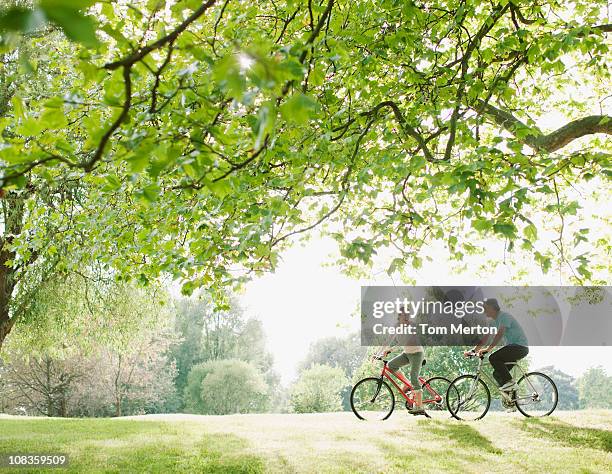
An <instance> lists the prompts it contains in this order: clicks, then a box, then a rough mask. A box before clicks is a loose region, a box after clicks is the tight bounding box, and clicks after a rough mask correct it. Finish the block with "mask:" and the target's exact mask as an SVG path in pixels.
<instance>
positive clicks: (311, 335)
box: [240, 237, 612, 384]
mask: <svg viewBox="0 0 612 474" xmlns="http://www.w3.org/2000/svg"><path fill="white" fill-rule="evenodd" d="M493 250H495V249H493ZM435 254H436V255H437V256H438V257H437V258H436V259H435V261H434V262H431V263H430V264H429V265H427V264H426V265H424V267H423V269H421V270H419V272H417V273H415V278H417V282H418V284H424V285H425V284H438V285H452V284H456V285H462V284H464V285H466V284H467V285H472V284H475V285H478V284H488V285H495V284H503V283H504V281H503V280H504V277H507V275H504V274H503V273H504V268H503V267H502V268H501V269H498V270H497V271H496V272H495V274H494V275H489V276H488V277H487V280H486V281H484V280H483V277H473V276H471V275H466V274H463V275H455V274H452V273H451V272H450V271H447V269H448V268H450V266H451V265H450V263H448V262H447V261H446V260H445V259H444V258H443V257H440V256H441V255H444V254H443V253H442V252H435ZM334 255H337V253H336V247H335V243H334V242H333V241H331V240H329V239H318V238H316V237H313V239H312V240H310V241H309V242H308V243H307V244H306V245H305V246H300V245H296V246H295V247H293V248H291V249H289V250H288V251H286V252H285V253H284V254H283V261H282V263H281V264H280V265H279V266H278V268H277V270H276V272H275V273H273V274H267V275H264V276H262V277H259V278H256V279H254V280H253V281H251V282H249V283H248V284H247V285H246V289H245V292H244V294H242V295H241V296H240V300H241V303H242V305H243V307H244V309H245V313H246V314H247V315H248V316H254V317H257V318H258V319H260V320H261V321H262V323H263V325H264V327H265V330H266V335H267V339H268V347H269V349H270V350H271V352H272V353H273V355H274V360H275V365H276V369H277V371H278V372H279V374H280V375H281V378H282V382H283V383H284V384H289V383H291V381H292V380H293V379H295V377H296V366H297V364H298V363H299V362H300V361H301V360H302V359H303V358H304V357H305V356H306V353H307V352H308V347H309V345H310V344H311V343H312V342H314V341H316V340H317V339H319V338H323V337H327V336H340V337H341V336H344V335H346V334H347V333H349V332H353V331H357V330H359V317H358V310H359V299H360V294H361V293H360V287H361V285H362V284H363V285H365V284H378V285H393V284H396V285H400V284H401V282H399V281H395V282H393V281H392V279H391V277H389V276H388V275H387V274H386V273H385V272H384V271H375V272H374V275H373V276H372V279H371V280H370V281H358V280H354V279H351V278H349V277H347V276H345V275H343V274H342V273H341V272H340V271H339V270H338V269H337V268H336V267H334V266H332V265H329V264H330V263H331V262H333V261H334ZM538 271H539V270H538ZM376 273H377V274H376ZM547 283H549V284H555V283H553V282H546V283H542V284H547ZM245 350H248V348H245ZM530 356H531V360H532V361H533V366H534V367H543V366H546V365H555V367H557V368H559V369H560V370H563V371H564V372H566V373H568V374H570V375H572V376H578V375H580V374H581V373H583V372H584V371H585V370H586V369H588V368H589V367H592V366H594V365H602V366H603V367H604V368H605V369H606V371H607V372H608V373H612V357H611V356H612V348H610V347H532V348H531V349H530Z"/></svg>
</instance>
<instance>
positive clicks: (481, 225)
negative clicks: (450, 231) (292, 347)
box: [472, 218, 493, 232]
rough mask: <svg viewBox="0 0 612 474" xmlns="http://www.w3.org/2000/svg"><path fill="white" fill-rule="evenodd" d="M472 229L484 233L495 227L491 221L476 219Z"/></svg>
mask: <svg viewBox="0 0 612 474" xmlns="http://www.w3.org/2000/svg"><path fill="white" fill-rule="evenodd" d="M472 227H473V228H474V229H476V230H478V231H480V232H484V231H487V230H489V229H490V228H491V227H493V223H492V222H491V221H490V220H488V219H484V218H480V219H474V220H473V221H472Z"/></svg>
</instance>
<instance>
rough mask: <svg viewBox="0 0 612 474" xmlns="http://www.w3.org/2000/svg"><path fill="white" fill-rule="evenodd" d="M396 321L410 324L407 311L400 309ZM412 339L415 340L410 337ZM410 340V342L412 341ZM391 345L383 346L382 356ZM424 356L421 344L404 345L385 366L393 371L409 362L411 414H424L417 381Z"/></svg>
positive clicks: (406, 387)
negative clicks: (411, 395) (412, 400)
mask: <svg viewBox="0 0 612 474" xmlns="http://www.w3.org/2000/svg"><path fill="white" fill-rule="evenodd" d="M397 320H398V323H399V324H400V325H401V324H406V325H408V324H410V317H409V315H408V313H406V312H403V311H401V312H400V313H399V314H398V318H397ZM412 341H414V342H417V341H416V340H414V339H412ZM412 341H410V342H412ZM392 347H393V346H387V347H385V348H384V349H383V350H382V351H381V353H382V356H383V357H384V356H386V355H388V354H389V353H390V352H391V351H392ZM424 358H425V352H424V351H423V346H419V345H414V346H404V350H403V351H402V353H401V354H399V355H398V356H396V357H394V358H393V359H391V360H390V361H389V363H388V364H387V367H389V369H391V370H393V371H394V372H395V371H397V370H399V368H400V367H403V366H405V365H408V364H410V383H411V384H412V387H413V390H412V393H413V396H414V397H413V398H414V403H413V404H412V407H410V410H409V412H410V413H411V414H413V415H424V414H425V410H424V409H423V391H422V390H421V388H420V387H421V382H420V381H419V375H420V373H421V366H422V365H423V359H424ZM408 390H409V386H408V385H407V384H404V386H403V387H402V391H403V392H406V391H408Z"/></svg>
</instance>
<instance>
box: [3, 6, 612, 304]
mask: <svg viewBox="0 0 612 474" xmlns="http://www.w3.org/2000/svg"><path fill="white" fill-rule="evenodd" d="M24 5H25V6H24ZM28 5H29V4H21V3H20V4H15V6H13V7H12V8H8V9H5V10H4V12H3V13H2V16H1V18H0V28H1V33H0V34H1V38H2V48H3V49H2V55H3V58H4V60H5V61H6V62H7V64H9V63H11V64H14V67H13V69H11V71H13V72H12V73H11V74H13V75H14V77H16V75H18V74H23V73H26V74H28V75H29V76H28V78H29V81H38V82H40V83H42V84H44V85H45V88H44V89H45V90H44V92H40V91H39V92H38V93H32V91H31V90H29V89H28V88H27V86H26V85H20V84H17V83H16V84H15V85H10V83H9V87H8V88H7V91H8V92H7V94H8V96H10V97H9V98H10V101H7V104H8V105H7V108H6V112H5V113H4V115H3V116H1V117H0V131H1V133H2V141H3V143H2V147H1V149H0V164H1V166H2V168H1V171H0V185H1V186H2V188H3V191H2V192H3V193H19V192H23V190H25V189H31V188H32V187H34V188H36V187H41V186H45V185H49V183H54V182H57V181H58V180H60V179H66V178H67V177H69V178H70V179H72V180H74V183H76V186H77V187H78V188H79V189H81V190H83V192H84V193H86V195H87V197H88V202H90V203H97V204H94V205H92V208H91V209H89V210H90V211H91V212H83V213H82V214H80V215H79V216H78V217H77V218H76V219H75V220H74V221H72V222H71V226H72V229H79V231H82V229H88V236H89V239H90V241H91V242H94V243H95V246H94V250H93V251H92V252H89V255H87V256H86V257H87V258H89V259H90V261H92V262H96V263H97V264H101V265H103V266H106V267H107V268H109V269H113V270H114V271H116V272H118V273H119V274H121V275H124V276H125V277H126V278H138V279H140V280H141V281H144V282H146V281H148V280H150V279H152V278H156V277H157V276H159V275H160V274H163V273H168V274H170V275H172V276H173V277H175V278H179V279H182V280H183V281H184V283H185V284H184V287H183V289H184V292H185V293H190V292H191V291H193V289H194V288H195V287H197V286H209V287H210V286H217V285H223V284H226V283H227V282H230V281H235V280H236V278H237V276H240V275H243V273H241V272H240V271H238V270H240V269H247V270H249V271H255V272H257V271H261V270H266V269H270V268H273V267H274V266H275V264H276V261H277V254H278V251H279V250H280V249H282V248H283V247H284V246H286V245H287V244H288V243H289V242H290V241H291V240H292V238H293V236H295V235H299V234H302V233H305V232H308V231H310V230H311V229H314V228H316V227H318V228H322V229H327V231H328V232H329V233H331V234H332V235H333V236H334V237H335V238H336V239H337V240H338V242H339V245H340V248H341V251H342V255H343V258H344V259H346V263H350V262H358V263H359V264H360V265H368V264H370V263H371V261H372V258H373V256H374V255H375V254H376V253H377V251H378V250H379V249H380V248H383V247H391V248H393V249H395V250H396V251H397V253H398V259H396V260H394V261H393V262H392V264H391V267H390V268H389V272H394V271H395V270H397V269H398V268H399V267H401V266H404V264H405V263H406V262H408V263H409V264H411V265H412V266H413V267H416V268H418V267H419V266H420V265H421V263H422V258H423V257H422V252H421V250H422V248H423V247H424V246H426V245H427V244H428V243H429V242H431V241H432V240H440V241H442V242H444V243H445V245H446V246H447V248H448V251H449V253H450V254H451V255H453V256H454V257H456V258H457V259H461V258H462V257H463V256H464V255H466V254H470V253H474V252H477V251H478V247H477V245H475V243H474V239H476V238H477V236H487V237H492V238H499V239H502V240H505V241H506V242H507V250H509V251H511V250H513V247H514V245H515V244H519V246H520V247H521V249H522V251H525V252H529V253H530V254H531V255H533V259H534V260H535V261H536V262H537V263H539V264H540V265H541V267H542V269H543V270H544V271H547V270H548V269H549V268H550V267H551V266H552V264H553V263H556V262H557V261H559V262H561V263H563V265H566V266H568V267H569V268H570V269H571V270H572V272H573V277H574V280H575V281H580V282H583V281H597V275H594V274H593V266H592V265H591V264H590V261H591V260H593V256H595V257H596V258H600V260H601V257H602V256H605V255H608V254H609V245H608V244H607V243H606V242H605V241H604V242H600V241H598V242H594V243H592V245H593V246H594V247H593V249H591V250H589V251H585V250H584V248H583V244H584V241H586V240H588V236H587V234H588V229H581V228H578V229H569V228H568V227H566V226H565V225H564V224H565V219H567V218H571V216H575V215H577V214H578V213H579V212H580V209H581V201H580V198H579V197H578V198H576V196H575V194H574V193H573V192H572V188H571V186H573V185H574V184H575V183H577V182H580V183H586V182H591V183H593V185H594V186H595V187H605V189H609V181H608V179H609V176H610V142H609V140H607V139H608V137H607V135H610V134H611V133H612V117H610V115H609V113H606V110H609V97H607V96H608V85H609V81H610V71H609V68H608V67H607V64H609V63H610V52H609V41H608V40H607V34H608V33H609V32H610V30H611V27H610V25H608V24H606V21H607V20H606V2H604V1H599V0H598V1H593V2H588V3H585V2H578V1H569V2H561V3H559V2H553V1H539V2H535V3H534V2H527V1H523V0H512V1H508V0H500V1H499V2H494V3H492V4H488V3H482V2H477V1H471V0H470V1H450V2H448V1H444V2H441V1H434V2H412V1H409V2H405V1H399V0H385V1H376V2H373V1H369V0H359V1H341V0H338V1H334V0H328V1H323V2H301V1H296V0H284V1H275V2H270V1H262V2H250V3H245V2H238V1H232V0H226V1H214V0H209V1H207V2H195V1H180V2H159V1H155V0H148V1H144V0H142V1H138V2H127V3H126V2H96V3H94V2H65V1H61V0H53V1H51V0H48V1H41V2H37V3H35V6H34V7H32V6H28ZM58 28H59V29H60V30H62V32H61V33H58V32H57V29H58ZM64 35H65V37H67V38H68V39H70V40H74V42H71V41H67V40H66V39H65V38H64ZM26 45H27V46H28V47H30V48H32V47H33V48H36V49H37V50H38V51H44V54H45V55H46V58H45V61H46V62H48V64H50V65H51V67H50V69H51V70H52V71H54V73H52V74H45V75H43V74H39V73H38V72H37V64H32V63H31V62H29V61H28V58H27V55H24V51H26V50H27V47H26ZM7 67H8V66H7ZM7 70H8V69H7ZM6 79H8V76H6V77H5V80H6ZM8 96H7V97H8ZM550 112H555V113H556V115H555V116H554V121H553V122H554V125H553V126H552V127H550V126H549V125H550V121H549V123H548V125H547V124H546V123H545V121H544V119H545V118H546V114H547V113H550ZM560 121H563V122H562V123H559V122H560ZM549 128H550V129H551V130H550V131H547V129H549ZM83 209H84V211H87V210H88V208H83ZM325 226H327V227H325ZM546 226H548V228H552V229H553V230H554V231H555V232H558V238H556V240H554V241H553V242H552V244H551V242H549V240H550V239H542V238H541V233H542V231H543V230H545V227H546ZM564 232H565V233H564ZM570 232H571V233H572V234H573V235H568V234H569V233H570ZM15 245H17V243H15ZM20 245H22V246H24V247H26V248H27V247H28V246H29V245H30V246H31V245H33V244H32V243H31V242H30V241H29V240H28V236H27V235H24V236H21V244H20ZM514 250H515V251H516V250H517V249H514ZM589 252H592V253H593V254H589ZM607 261H609V260H607Z"/></svg>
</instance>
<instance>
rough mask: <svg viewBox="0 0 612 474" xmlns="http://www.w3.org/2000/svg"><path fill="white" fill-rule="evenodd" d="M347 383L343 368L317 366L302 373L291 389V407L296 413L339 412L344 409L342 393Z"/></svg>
mask: <svg viewBox="0 0 612 474" xmlns="http://www.w3.org/2000/svg"><path fill="white" fill-rule="evenodd" d="M347 383H348V379H347V378H346V375H345V374H344V371H343V370H342V369H341V368H338V367H330V366H329V365H322V364H315V365H313V366H311V367H310V368H309V369H306V370H304V371H302V373H301V374H300V376H299V378H298V380H297V382H296V383H295V384H294V386H293V387H292V388H291V395H290V404H291V407H292V409H293V411H294V412H295V413H320V412H327V411H339V410H341V409H342V396H341V393H340V392H341V390H342V389H343V388H344V387H345V386H346V385H347Z"/></svg>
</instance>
